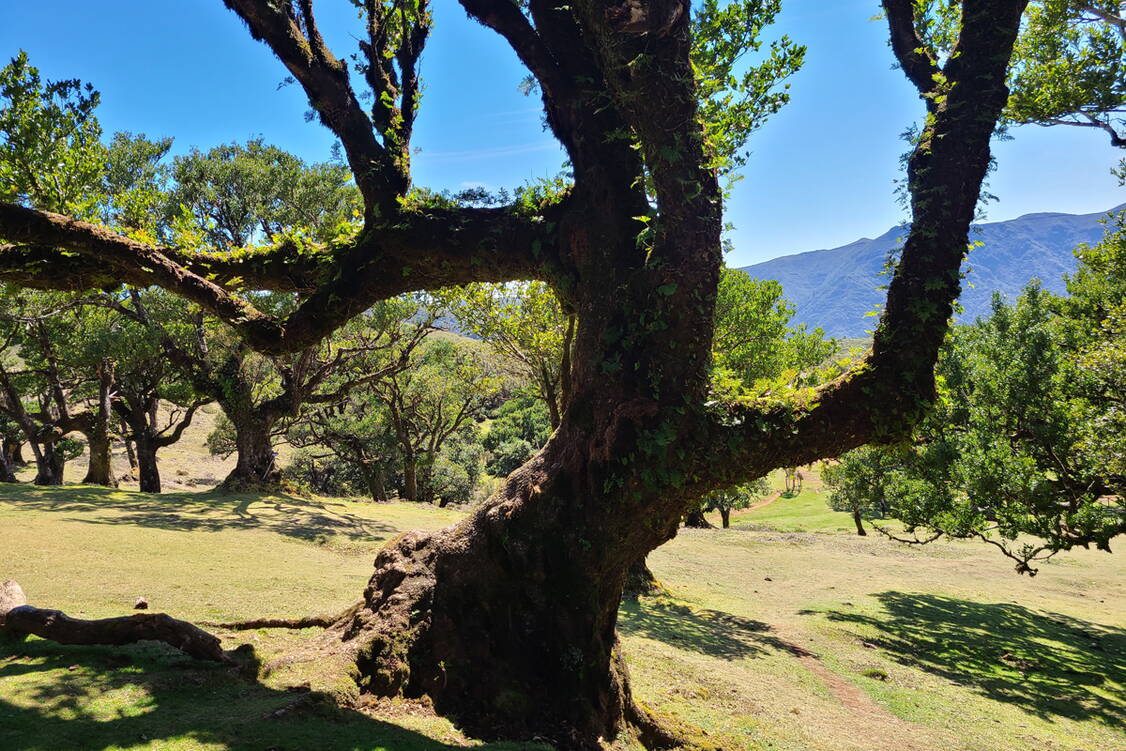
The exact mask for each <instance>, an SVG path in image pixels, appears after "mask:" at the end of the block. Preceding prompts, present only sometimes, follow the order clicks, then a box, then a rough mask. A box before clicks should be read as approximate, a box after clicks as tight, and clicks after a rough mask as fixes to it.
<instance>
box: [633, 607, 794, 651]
mask: <svg viewBox="0 0 1126 751" xmlns="http://www.w3.org/2000/svg"><path fill="white" fill-rule="evenodd" d="M618 629H619V631H621V632H622V633H623V634H627V635H630V636H641V637H645V638H647V639H656V640H657V641H662V642H664V643H666V644H669V645H671V646H673V647H677V648H679V649H688V650H692V651H693V652H699V653H701V654H705V655H709V656H711V657H719V658H720V659H724V660H739V659H743V658H745V657H763V656H765V655H767V654H769V653H770V652H772V651H774V652H789V653H791V654H796V655H799V656H801V655H805V654H808V652H806V651H805V650H804V649H802V648H801V647H799V646H797V645H795V644H791V643H790V642H788V641H786V640H785V639H781V638H779V637H778V636H775V635H773V634H772V633H771V631H772V627H771V626H770V625H769V624H766V623H763V622H761V621H755V620H752V619H750V618H743V617H742V616H738V615H732V614H731V613H724V612H722V611H719V610H709V609H707V608H700V609H695V608H691V607H689V606H688V605H685V604H683V603H678V602H676V601H674V600H671V599H669V598H665V597H644V598H638V599H637V600H628V601H625V602H623V603H622V607H621V609H620V610H619V611H618Z"/></svg>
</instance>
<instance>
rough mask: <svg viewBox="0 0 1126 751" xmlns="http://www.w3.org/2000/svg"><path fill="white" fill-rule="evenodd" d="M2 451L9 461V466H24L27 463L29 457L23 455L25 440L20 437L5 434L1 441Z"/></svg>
mask: <svg viewBox="0 0 1126 751" xmlns="http://www.w3.org/2000/svg"><path fill="white" fill-rule="evenodd" d="M0 451H2V452H3V454H4V459H5V460H6V461H7V463H8V466H9V467H13V468H14V467H23V466H26V465H27V459H24V457H23V441H22V440H21V439H19V438H11V437H9V436H4V439H3V441H2V442H0Z"/></svg>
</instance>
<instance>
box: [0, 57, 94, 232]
mask: <svg viewBox="0 0 1126 751" xmlns="http://www.w3.org/2000/svg"><path fill="white" fill-rule="evenodd" d="M99 100H100V96H99V94H98V92H97V91H95V90H94V89H93V87H92V86H90V85H89V84H82V82H80V81H78V80H76V79H74V80H66V81H45V80H43V78H42V77H41V76H40V74H39V69H38V68H36V67H34V66H32V65H31V63H30V62H29V61H28V56H27V53H26V52H23V51H20V53H19V54H17V55H16V57H14V58H12V60H11V62H10V63H8V65H6V66H4V68H3V69H0V200H3V201H9V202H19V203H24V204H29V205H32V206H35V207H36V208H41V209H47V210H49V211H56V212H60V213H66V214H71V215H73V216H77V217H79V218H88V217H90V216H91V215H92V213H93V211H94V205H95V204H96V202H97V199H98V196H99V191H98V190H97V189H96V188H97V185H98V181H99V179H100V177H101V174H102V170H103V165H104V163H105V157H106V149H105V147H104V146H102V143H101V141H100V138H101V135H102V129H101V126H100V125H99V124H98V121H97V118H95V117H94V109H95V108H96V107H97V106H98V102H99Z"/></svg>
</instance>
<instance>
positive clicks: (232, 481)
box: [223, 407, 281, 487]
mask: <svg viewBox="0 0 1126 751" xmlns="http://www.w3.org/2000/svg"><path fill="white" fill-rule="evenodd" d="M224 411H225V412H226V413H227V418H228V419H230V421H231V423H232V424H233V425H234V426H235V451H236V452H237V457H238V459H237V461H236V463H235V467H234V469H232V470H231V472H230V474H228V475H227V477H226V479H225V480H224V481H223V485H224V486H228V487H231V486H238V485H252V486H257V485H269V484H276V483H278V482H279V481H280V480H281V470H280V469H278V463H277V456H276V455H275V452H274V444H273V439H272V437H271V433H272V431H273V427H274V424H275V423H276V422H277V419H276V418H274V419H271V418H270V417H268V416H266V415H262V414H259V411H256V410H254V408H253V407H250V408H247V409H237V408H233V407H232V408H229V409H228V408H226V407H224Z"/></svg>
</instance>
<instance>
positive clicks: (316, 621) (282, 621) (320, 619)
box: [200, 602, 363, 631]
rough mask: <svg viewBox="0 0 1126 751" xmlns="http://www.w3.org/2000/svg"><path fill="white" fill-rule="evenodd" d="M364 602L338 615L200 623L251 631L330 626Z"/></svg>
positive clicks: (351, 613) (353, 611) (233, 629)
mask: <svg viewBox="0 0 1126 751" xmlns="http://www.w3.org/2000/svg"><path fill="white" fill-rule="evenodd" d="M362 604H363V603H361V602H357V603H355V604H354V605H349V606H348V607H347V608H345V609H344V610H342V611H341V612H339V613H337V614H336V615H310V616H306V617H304V618H250V619H248V620H245V621H200V625H202V626H208V627H210V628H222V629H227V630H229V631H249V630H251V629H255V628H293V629H301V628H328V627H329V626H332V625H333V624H334V623H337V622H338V621H342V620H344V619H345V618H348V617H350V616H352V615H353V614H355V612H356V610H357V609H358V608H359V607H360V606H361V605H362Z"/></svg>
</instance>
